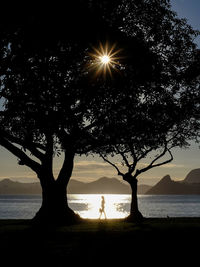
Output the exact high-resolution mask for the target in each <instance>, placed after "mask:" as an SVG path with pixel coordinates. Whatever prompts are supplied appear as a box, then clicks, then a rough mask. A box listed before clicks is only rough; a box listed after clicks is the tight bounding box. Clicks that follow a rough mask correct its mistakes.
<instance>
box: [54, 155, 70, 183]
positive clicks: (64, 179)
mask: <svg viewBox="0 0 200 267" xmlns="http://www.w3.org/2000/svg"><path fill="white" fill-rule="evenodd" d="M73 167H74V153H73V152H72V151H69V152H67V151H65V158H64V162H63V165H62V168H61V170H60V172H59V174H58V178H57V182H58V183H62V184H63V183H64V184H67V183H68V181H69V179H70V177H71V175H72V171H73Z"/></svg>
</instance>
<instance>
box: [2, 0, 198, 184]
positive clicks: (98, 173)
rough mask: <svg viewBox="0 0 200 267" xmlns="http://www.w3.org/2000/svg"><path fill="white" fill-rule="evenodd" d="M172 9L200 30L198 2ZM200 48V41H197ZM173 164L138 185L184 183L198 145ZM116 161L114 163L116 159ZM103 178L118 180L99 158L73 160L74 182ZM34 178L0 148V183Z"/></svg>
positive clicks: (178, 0)
mask: <svg viewBox="0 0 200 267" xmlns="http://www.w3.org/2000/svg"><path fill="white" fill-rule="evenodd" d="M171 3H172V9H173V10H175V11H176V12H177V13H178V16H179V17H185V18H187V20H188V23H189V24H191V25H192V26H193V28H194V29H200V18H199V14H200V1H199V0H172V1H171ZM196 43H197V44H198V46H199V47H200V38H198V39H197V40H196ZM173 155H174V160H173V161H172V162H171V163H170V164H168V165H164V166H162V167H159V168H155V169H153V170H152V171H149V172H147V173H145V174H144V175H142V177H141V179H138V180H139V183H144V184H155V183H156V182H157V181H158V180H159V179H161V178H162V177H163V176H164V175H166V174H169V175H171V178H172V179H173V180H181V179H184V178H185V176H186V175H187V174H188V172H189V171H190V170H192V169H195V168H200V149H199V145H198V144H194V143H193V144H192V145H191V148H190V149H187V150H180V149H176V150H174V153H173ZM116 160H117V159H116ZM54 167H55V173H57V171H58V170H59V167H60V160H59V159H56V161H55V166H54ZM102 176H107V177H117V176H116V171H115V170H114V169H113V167H112V166H109V165H108V164H107V163H104V162H103V161H102V160H101V159H99V158H98V157H96V156H95V157H91V156H90V157H88V158H86V157H81V158H78V157H77V158H76V161H75V168H74V172H73V178H75V179H78V180H81V181H84V182H89V181H93V180H94V179H97V178H100V177H102ZM34 177H35V174H34V173H33V172H32V171H31V170H29V169H28V168H27V167H24V166H19V165H18V164H17V159H16V158H15V157H14V156H13V155H12V154H10V153H9V152H7V151H6V150H5V149H4V148H3V147H0V179H3V178H12V179H14V180H16V179H17V180H20V181H22V182H28V181H31V182H32V181H37V180H36V179H35V178H34Z"/></svg>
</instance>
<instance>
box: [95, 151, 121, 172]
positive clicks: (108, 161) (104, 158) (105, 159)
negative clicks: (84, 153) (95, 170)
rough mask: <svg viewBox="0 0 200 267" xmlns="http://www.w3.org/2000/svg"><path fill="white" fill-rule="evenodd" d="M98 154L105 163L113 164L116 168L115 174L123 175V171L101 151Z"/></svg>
mask: <svg viewBox="0 0 200 267" xmlns="http://www.w3.org/2000/svg"><path fill="white" fill-rule="evenodd" d="M99 155H100V157H102V159H103V160H104V161H106V162H107V163H109V164H110V165H111V166H113V167H114V168H115V169H116V170H117V174H118V175H121V176H123V173H121V172H120V170H119V168H118V167H117V166H116V165H115V164H114V163H112V162H111V161H110V160H108V159H107V158H106V157H104V156H103V155H102V154H101V153H100V154H99Z"/></svg>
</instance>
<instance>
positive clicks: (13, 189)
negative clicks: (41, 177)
mask: <svg viewBox="0 0 200 267" xmlns="http://www.w3.org/2000/svg"><path fill="white" fill-rule="evenodd" d="M41 192H42V190H41V186H40V183H38V182H37V183H20V182H15V181H12V180H10V179H4V180H2V181H0V195H26V194H33V195H37V194H41Z"/></svg>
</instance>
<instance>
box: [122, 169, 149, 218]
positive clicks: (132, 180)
mask: <svg viewBox="0 0 200 267" xmlns="http://www.w3.org/2000/svg"><path fill="white" fill-rule="evenodd" d="M124 180H125V181H127V182H128V183H129V184H130V186H131V206H130V214H129V216H128V217H127V220H129V221H133V222H140V221H142V220H143V218H144V217H143V215H142V213H141V212H140V211H139V208H138V197H137V182H138V181H137V179H136V177H134V176H131V175H127V174H126V175H125V177H124Z"/></svg>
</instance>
